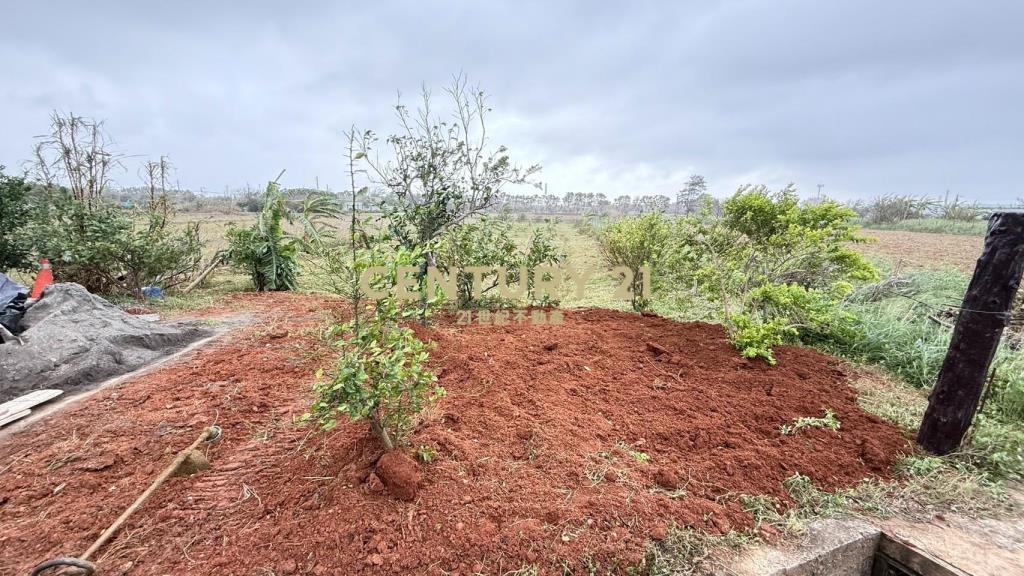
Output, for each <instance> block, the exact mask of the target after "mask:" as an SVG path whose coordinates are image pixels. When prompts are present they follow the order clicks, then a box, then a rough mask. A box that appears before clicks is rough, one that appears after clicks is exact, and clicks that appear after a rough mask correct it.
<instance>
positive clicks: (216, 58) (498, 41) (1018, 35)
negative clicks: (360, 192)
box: [0, 0, 1024, 203]
mask: <svg viewBox="0 0 1024 576" xmlns="http://www.w3.org/2000/svg"><path fill="white" fill-rule="evenodd" d="M0 20H3V21H4V25H3V26H2V28H3V32H2V33H0V78H2V81H0V164H4V165H7V166H8V172H12V171H14V172H17V171H20V169H21V167H22V165H23V162H24V160H25V159H27V158H28V157H29V156H30V154H31V149H32V145H33V142H34V140H33V138H34V137H36V136H38V135H40V134H42V133H44V132H45V131H46V129H47V125H48V117H49V115H50V113H51V112H52V111H53V110H59V111H62V112H74V113H75V114H78V115H83V116H89V117H93V118H96V119H101V120H104V121H105V126H106V128H107V130H108V132H109V133H110V135H111V136H112V138H113V139H114V141H115V145H116V149H117V150H118V151H119V152H121V153H123V154H125V155H127V158H126V160H125V163H126V168H125V169H124V170H123V171H121V172H119V173H117V174H115V180H116V182H117V184H120V185H122V186H134V185H140V184H141V179H140V178H139V176H138V170H137V167H138V164H139V163H141V162H143V161H145V160H146V159H147V158H150V159H155V158H157V157H159V156H160V155H167V156H169V158H170V160H171V162H172V163H173V165H174V166H175V169H176V177H177V179H178V180H179V181H180V183H181V186H182V187H187V188H191V189H194V190H200V189H202V190H205V191H207V192H211V193H218V192H223V191H224V190H225V189H226V188H237V187H241V186H245V185H246V184H250V185H259V184H260V183H261V182H264V181H266V180H269V179H272V178H273V177H274V176H276V175H277V173H278V172H280V170H281V169H286V170H287V172H286V173H285V175H284V176H283V177H282V183H283V184H284V185H285V186H288V187H301V186H313V185H314V184H315V183H317V182H319V184H320V185H321V187H326V186H330V187H331V188H332V189H334V190H340V189H343V188H345V182H346V173H345V170H346V166H345V160H344V146H345V139H344V136H343V132H344V131H345V130H347V129H348V128H349V127H350V126H353V125H355V126H357V127H358V128H359V129H372V130H374V131H376V132H377V133H379V134H385V135H386V134H389V133H392V132H394V131H396V129H397V126H396V123H395V120H394V116H393V110H392V106H393V105H394V103H395V101H396V97H397V95H398V94H399V93H401V94H402V100H403V102H404V103H406V104H409V105H412V104H414V103H415V100H416V97H417V95H418V92H419V90H420V88H421V87H422V86H427V87H429V88H430V89H432V90H433V92H434V93H435V94H439V93H440V92H441V89H442V88H443V87H444V86H445V85H446V84H447V83H449V82H450V80H451V78H452V76H453V75H454V74H459V73H464V74H465V75H466V76H467V77H468V78H469V80H470V81H471V82H472V83H474V84H478V85H479V86H480V87H481V88H482V89H483V90H485V91H486V92H487V93H488V94H489V104H490V106H491V108H492V112H491V114H490V116H489V125H488V133H489V135H490V137H491V142H493V143H494V144H495V145H497V144H504V145H506V146H508V148H509V150H510V154H511V157H512V159H513V160H514V161H515V162H517V163H520V164H523V165H528V164H535V163H536V164H540V165H542V166H543V171H542V172H541V174H540V176H539V178H540V180H542V181H543V182H545V183H546V184H547V186H548V191H549V192H550V193H552V194H559V195H560V194H563V193H565V192H595V193H597V192H601V193H604V194H606V195H608V196H609V197H614V196H618V195H621V194H630V195H644V194H665V195H668V196H674V194H675V192H676V191H677V190H679V189H680V188H681V187H682V186H683V184H684V183H685V182H686V179H687V178H688V177H689V176H690V175H691V174H695V173H697V174H701V175H703V176H704V177H705V178H706V179H707V182H708V184H709V189H710V191H711V192H712V193H714V194H715V195H717V196H726V195H728V194H730V193H732V192H733V191H735V189H736V188H737V187H738V186H739V185H741V184H744V183H751V184H766V185H768V186H771V187H773V188H777V187H781V186H784V185H785V184H787V183H790V182H792V183H794V184H795V185H796V186H797V188H798V190H799V191H800V192H801V194H803V195H805V196H813V195H816V194H817V191H818V185H819V184H823V185H824V187H823V189H822V191H823V192H824V193H825V194H826V195H828V196H831V197H834V198H838V199H842V200H847V199H853V198H872V197H876V196H880V195H885V194H914V195H944V194H946V193H947V191H948V192H949V193H950V194H951V195H960V196H961V197H964V198H968V199H971V200H977V201H981V202H984V203H1000V202H1003V203H1006V202H1013V201H1015V200H1016V199H1017V198H1019V197H1022V196H1024V190H1020V188H1019V185H1018V180H1019V178H1018V172H1017V171H1018V170H1019V168H1020V163H1021V160H1022V158H1024V138H1022V134H1024V33H1022V32H1021V28H1022V27H1024V2H1020V1H1019V0H986V1H985V2H968V1H966V0H961V1H952V0H900V1H897V2H893V1H892V0H886V1H876V0H857V1H838V0H837V1H830V2H822V1H820V0H771V1H769V0H764V1H754V0H736V1H732V0H727V1H721V2H668V1H664V2H647V1H644V0H635V1H631V2H604V1H598V0H589V1H586V0H581V1H577V2H571V1H555V0H547V1H514V2H513V1H509V2H501V1H497V0H488V1H486V2H483V1H469V0H465V1H454V0H453V1H430V0H418V1H408V2H399V1H380V2H359V3H354V2H353V3H350V2H301V1H292V2H263V1H246V2H241V1H236V2H227V1H223V2H198V1H190V0H180V1H176V2H162V3H148V2H124V3H121V2H118V3H115V2H106V1H94V2H70V1H47V2H7V3H4V4H3V5H2V6H0ZM438 106H440V104H438ZM526 191H527V190H521V192H526Z"/></svg>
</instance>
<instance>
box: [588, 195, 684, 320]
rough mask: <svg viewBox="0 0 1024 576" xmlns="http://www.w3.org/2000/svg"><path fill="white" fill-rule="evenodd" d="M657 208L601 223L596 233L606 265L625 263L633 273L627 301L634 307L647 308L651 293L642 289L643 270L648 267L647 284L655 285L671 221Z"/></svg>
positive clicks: (667, 240) (637, 308) (652, 286)
mask: <svg viewBox="0 0 1024 576" xmlns="http://www.w3.org/2000/svg"><path fill="white" fill-rule="evenodd" d="M670 224H671V223H670V221H669V220H667V219H666V218H665V216H663V215H662V214H661V213H660V212H651V213H648V214H643V215H640V216H632V217H628V218H623V219H621V220H619V221H617V222H614V223H612V224H609V225H607V226H605V227H603V228H602V229H601V231H600V233H599V234H598V239H597V240H598V246H599V247H600V250H601V254H602V256H604V259H605V261H606V262H607V263H608V264H609V265H610V266H625V267H627V268H629V270H630V271H631V272H632V274H633V280H632V282H631V283H630V294H631V295H632V296H631V304H632V306H633V309H634V310H637V311H641V310H647V309H648V308H650V305H651V294H646V293H644V289H643V287H644V272H645V270H646V271H649V272H650V274H651V276H652V277H651V278H649V279H647V280H648V285H649V286H651V288H652V290H653V289H654V287H655V283H654V281H655V278H657V277H658V276H657V274H655V270H656V269H657V268H659V267H660V265H661V264H662V262H663V260H662V258H663V256H664V254H665V250H666V248H667V245H668V242H669V238H670V232H671V225H670Z"/></svg>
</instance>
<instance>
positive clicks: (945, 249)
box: [857, 230, 985, 275]
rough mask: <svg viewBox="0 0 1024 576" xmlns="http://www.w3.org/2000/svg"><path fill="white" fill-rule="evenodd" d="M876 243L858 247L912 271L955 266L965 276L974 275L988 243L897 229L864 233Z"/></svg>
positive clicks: (871, 254)
mask: <svg viewBox="0 0 1024 576" xmlns="http://www.w3.org/2000/svg"><path fill="white" fill-rule="evenodd" d="M863 235H864V236H869V237H871V238H875V239H877V241H875V242H868V243H864V244H858V245H857V249H858V250H860V251H861V252H863V253H864V254H867V255H869V256H882V257H885V258H889V259H890V260H892V262H893V264H897V263H902V264H903V266H904V267H909V268H941V267H943V266H953V267H955V268H957V269H959V270H961V271H962V272H964V273H965V274H968V275H970V274H972V273H974V265H975V263H976V262H977V260H978V256H980V255H981V247H982V245H983V244H984V242H985V238H984V237H982V236H964V235H958V234H933V233H929V232H904V231H896V230H863Z"/></svg>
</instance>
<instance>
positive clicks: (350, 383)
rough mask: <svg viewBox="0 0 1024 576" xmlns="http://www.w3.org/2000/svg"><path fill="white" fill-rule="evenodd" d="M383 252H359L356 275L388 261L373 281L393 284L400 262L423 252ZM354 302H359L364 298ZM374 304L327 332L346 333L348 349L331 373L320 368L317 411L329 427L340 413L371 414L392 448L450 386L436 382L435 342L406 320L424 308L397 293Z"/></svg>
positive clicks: (342, 336) (342, 341)
mask: <svg viewBox="0 0 1024 576" xmlns="http://www.w3.org/2000/svg"><path fill="white" fill-rule="evenodd" d="M376 245H378V246H383V245H384V244H383V243H377V244H376ZM383 254H384V253H383V252H380V251H370V252H366V253H364V255H363V257H361V258H357V261H356V264H355V266H353V269H352V271H351V272H352V274H353V276H355V277H358V276H359V275H360V274H361V273H362V272H363V271H365V270H367V269H368V268H369V267H371V266H383V267H384V268H385V269H386V270H387V272H386V273H385V274H381V275H375V276H373V277H372V278H368V279H367V281H368V282H369V284H370V286H371V287H372V288H374V289H380V290H388V289H390V288H391V287H392V286H395V284H396V280H397V276H398V273H399V272H398V271H399V268H400V267H402V266H411V265H412V262H414V261H415V260H417V259H418V258H419V255H418V254H416V253H414V252H409V251H406V250H398V251H396V252H391V253H390V254H388V255H387V256H385V257H384V258H382V257H381V256H382V255H383ZM354 302H356V304H355V305H356V306H359V304H358V300H354ZM370 310H371V311H370V313H369V314H361V313H360V312H361V311H360V310H359V309H358V308H356V309H355V310H354V314H353V319H352V321H351V322H348V323H346V324H344V325H340V326H339V325H334V326H332V327H331V328H329V329H328V331H327V334H326V336H327V338H329V339H336V338H339V337H340V339H339V340H337V345H338V346H339V347H340V348H341V350H342V355H341V358H340V359H339V360H338V363H337V365H336V366H335V367H334V369H333V370H332V371H331V373H330V374H329V375H328V377H327V378H324V374H323V373H322V372H321V373H319V374H318V382H317V384H316V385H315V389H316V393H317V399H316V401H315V402H314V404H313V409H312V414H311V415H315V416H316V417H317V419H318V420H319V422H320V424H321V425H323V426H324V427H326V428H328V429H330V428H333V427H334V426H336V425H337V423H338V419H339V417H345V418H348V419H349V420H353V421H355V420H360V419H363V418H367V419H369V421H370V428H371V430H372V431H373V433H374V434H376V435H377V437H378V438H380V440H381V442H382V443H383V444H384V447H385V448H386V449H387V450H392V449H394V448H395V447H396V446H399V445H401V444H403V443H404V442H405V440H406V438H407V436H408V434H409V432H410V431H411V430H412V429H413V427H414V425H415V416H416V414H418V413H419V412H420V411H421V410H422V409H423V408H424V407H425V406H426V405H427V404H429V403H430V402H433V401H434V400H436V399H437V398H439V397H440V396H442V395H443V394H444V389H443V388H441V387H440V386H437V385H436V382H437V378H436V377H435V376H434V374H433V373H432V372H431V371H430V370H429V369H428V367H427V360H428V358H429V354H428V349H429V346H428V345H427V344H425V343H424V342H421V341H420V340H418V339H417V338H416V336H415V334H414V333H413V331H412V330H411V329H409V328H407V327H405V326H402V325H401V322H402V321H403V320H408V319H410V318H412V317H414V316H416V315H417V314H419V310H418V309H417V308H416V307H414V306H403V305H402V301H401V300H400V299H399V298H398V297H396V295H395V294H393V293H392V294H390V295H389V296H388V297H385V298H381V299H379V300H377V301H376V302H374V303H373V304H372V305H371V306H370Z"/></svg>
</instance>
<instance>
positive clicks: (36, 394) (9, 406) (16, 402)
mask: <svg viewBox="0 0 1024 576" xmlns="http://www.w3.org/2000/svg"><path fill="white" fill-rule="evenodd" d="M63 393H64V391H63V390H55V389H52V388H44V389H42V390H33V391H31V392H29V393H28V394H23V395H21V396H18V397H17V398H15V399H13V400H8V401H7V402H4V403H3V404H0V417H4V416H7V415H9V414H16V413H18V412H21V411H22V410H27V409H28V408H32V407H34V406H38V405H40V404H42V403H43V402H49V401H50V400H53V399H54V398H56V397H57V396H60V395H61V394H63Z"/></svg>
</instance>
